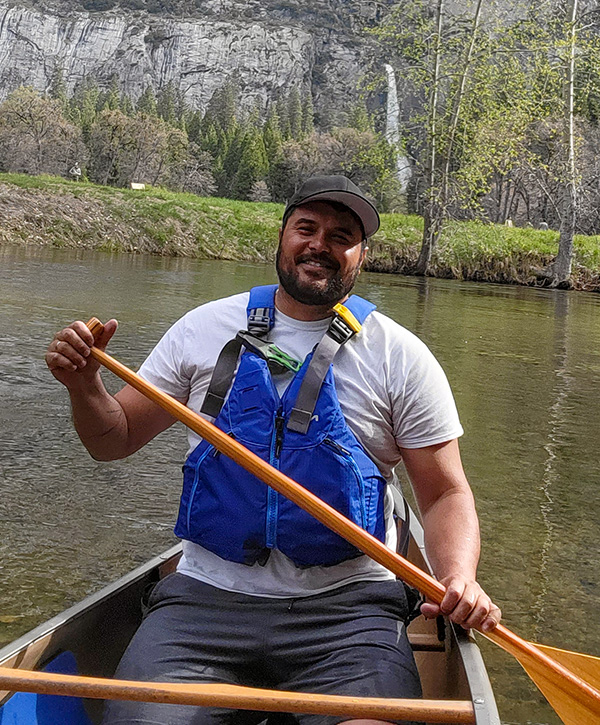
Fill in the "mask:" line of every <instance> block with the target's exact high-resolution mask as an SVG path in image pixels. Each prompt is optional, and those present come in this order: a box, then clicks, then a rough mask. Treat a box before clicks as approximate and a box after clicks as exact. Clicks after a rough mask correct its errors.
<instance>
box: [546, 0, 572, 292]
mask: <svg viewBox="0 0 600 725" xmlns="http://www.w3.org/2000/svg"><path fill="white" fill-rule="evenodd" d="M576 20H577V0H570V2H569V8H568V17H567V32H568V37H569V45H568V48H569V57H568V63H567V71H566V77H565V118H564V128H565V138H564V142H565V147H566V148H567V149H568V155H567V168H566V178H565V180H564V182H563V193H562V214H561V222H560V237H559V241H558V255H557V256H556V259H555V260H554V262H553V264H552V270H551V283H550V286H551V287H558V286H559V285H560V286H568V285H569V281H570V278H571V266H572V263H573V237H574V236H575V223H576V215H577V181H576V172H575V124H574V110H573V106H574V85H575V50H576V44H577V29H576V25H575V23H576Z"/></svg>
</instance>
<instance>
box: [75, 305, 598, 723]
mask: <svg viewBox="0 0 600 725" xmlns="http://www.w3.org/2000/svg"><path fill="white" fill-rule="evenodd" d="M87 326H88V328H89V329H90V331H91V332H92V334H93V335H94V337H98V336H99V335H100V334H101V333H102V329H103V325H102V323H101V322H100V321H99V320H98V319H96V318H92V319H91V320H90V321H89V322H88V323H87ZM91 354H92V355H93V356H94V357H95V359H96V360H98V361H99V362H100V363H101V364H102V365H104V366H105V367H107V368H108V369H109V370H111V371H112V372H113V373H115V374H116V375H118V376H119V377H120V378H121V379H122V380H124V381H125V382H126V383H128V384H129V385H131V386H132V387H133V388H135V389H136V390H138V391H139V392H140V393H142V394H144V395H146V396H147V397H148V398H150V400H153V401H154V402H155V403H157V404H158V405H160V406H161V407H162V408H164V409H165V410H166V411H167V412H169V413H170V414H171V415H172V416H173V417H174V418H177V419H178V420H180V421H181V422H182V423H184V424H185V425H186V426H188V428H191V429H192V430H193V431H195V432H196V433H198V435H200V436H202V437H203V438H204V439H206V440H207V441H208V442H209V443H211V444H212V445H214V446H215V448H217V449H218V450H219V451H221V452H222V453H224V454H225V455H227V456H229V457H230V458H231V459H232V460H234V461H235V462H236V463H238V464H239V465H240V466H242V467H243V468H245V469H246V470H247V471H249V472H250V473H252V474H254V475H255V476H256V477H257V478H259V479H260V480H261V481H264V483H266V484H267V485H268V486H271V488H273V489H275V490H276V491H278V492H279V493H281V494H283V495H284V496H286V497H287V498H288V499H290V500H291V501H293V502H294V503H295V504H297V505H298V506H300V508H302V509H304V510H305V511H308V513H310V514H311V515H312V516H314V517H315V518H316V519H317V520H318V521H320V522H321V523H323V524H325V526H328V527H329V528H330V529H332V530H333V531H335V532H336V533H337V534H339V535H340V536H343V537H344V538H345V539H346V540H348V541H349V542H350V543H352V544H354V546H356V547H357V548H358V549H360V550H361V551H363V552H364V553H365V554H368V555H369V556H370V557H371V558H372V559H374V560H375V561H377V562H379V563H380V564H382V565H383V566H385V567H386V568H387V569H389V570H390V571H391V572H393V573H394V574H396V576H398V577H400V578H401V579H402V580H403V581H405V582H406V583H407V584H410V585H411V586H413V587H415V588H416V589H418V590H419V591H420V592H422V593H423V594H425V595H426V596H427V597H428V598H429V599H431V601H433V602H436V603H437V604H440V603H441V601H442V599H443V597H444V594H445V591H446V590H445V587H444V586H443V585H442V584H440V583H439V582H438V581H436V580H435V579H434V578H433V577H431V576H430V575H429V574H426V573H425V572H424V571H422V570H421V569H419V568H418V567H416V566H415V565H414V564H411V562H409V561H407V560H406V559H404V558H403V557H401V556H400V555H399V554H396V552H394V551H391V550H390V549H388V548H387V547H386V546H385V544H383V543H382V542H380V541H379V540H378V539H376V538H375V537H374V536H371V535H370V534H368V533H367V532H366V531H364V530H363V529H361V528H360V527H359V526H357V525H356V524H354V523H352V522H351V521H350V520H349V519H347V518H345V517H344V516H342V514H340V513H339V512H338V511H336V510H335V509H334V508H332V507H331V506H329V505H328V504H326V503H324V502H323V501H321V500H320V499H319V498H318V497H317V496H315V495H314V494H313V493H311V492H310V491H308V490H307V489H305V488H303V487H302V486H300V485H299V484H298V483H296V482H295V481H293V480H292V479H291V478H289V477H288V476H286V475H285V474H283V473H281V471H278V470H277V469H275V468H273V467H272V466H270V465H269V464H268V463H267V462H266V461H264V460H263V459H262V458H259V457H258V456H257V455H255V454H254V453H252V452H251V451H248V450H247V449H246V448H244V446H242V445H241V444H240V443H238V442H237V441H236V440H234V439H233V438H231V437H230V436H228V435H227V434H226V433H224V432H223V431H222V430H220V429H219V428H217V427H216V426H214V425H213V424H212V423H209V422H208V421H206V420H204V418H201V417H200V416H199V415H198V414H196V413H194V412H193V411H192V410H190V409H189V408H187V407H186V406H185V405H182V404H181V403H179V402H178V401H177V400H175V399H173V398H171V397H170V396H169V395H167V394H166V393H163V392H162V391H161V390H159V389H158V388H157V387H156V386H154V385H152V384H151V383H149V382H147V381H146V380H144V379H143V378H141V377H140V376H139V375H137V374H136V373H134V372H132V371H131V370H129V368H127V367H125V366H124V365H122V364H121V363H120V362H118V361H117V360H115V359H114V358H112V357H111V356H110V355H108V354H107V353H105V352H103V351H102V350H98V349H97V348H95V347H93V348H92V352H91ZM485 636H486V637H487V638H488V639H490V640H492V642H495V643H496V644H497V645H499V646H500V647H502V648H503V649H504V650H506V651H507V652H509V653H510V654H512V655H513V656H514V657H515V658H516V659H517V660H518V661H519V662H520V664H521V665H522V666H523V668H524V669H525V671H526V672H527V674H528V675H529V676H530V677H531V679H532V680H533V682H534V683H535V684H536V685H537V687H538V688H539V689H540V691H541V692H542V694H543V695H544V696H545V697H546V699H547V700H548V702H549V703H550V704H551V705H552V707H553V708H554V709H555V711H556V712H557V714H558V716H559V717H560V718H561V720H562V721H563V722H564V723H565V725H598V723H599V722H600V690H599V689H598V688H599V687H600V658H597V657H591V656H589V655H583V654H579V653H577V652H567V651H562V650H556V649H553V648H549V647H544V646H542V645H536V644H534V643H533V642H527V641H526V640H524V639H521V638H520V637H519V636H518V635H516V634H514V633H513V632H511V631H510V630H509V629H508V628H506V627H504V626H503V625H502V624H499V625H498V626H497V627H496V629H495V630H494V631H493V632H491V633H487V634H485Z"/></svg>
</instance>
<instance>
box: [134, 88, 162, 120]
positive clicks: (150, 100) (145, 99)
mask: <svg viewBox="0 0 600 725" xmlns="http://www.w3.org/2000/svg"><path fill="white" fill-rule="evenodd" d="M136 109H137V111H138V113H145V114H146V115H147V116H157V115H158V111H157V109H156V96H155V95H154V91H153V89H152V86H146V87H145V88H144V90H143V91H142V95H141V96H140V97H139V98H138V102H137V104H136Z"/></svg>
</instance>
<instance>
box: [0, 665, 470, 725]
mask: <svg viewBox="0 0 600 725" xmlns="http://www.w3.org/2000/svg"><path fill="white" fill-rule="evenodd" d="M3 688H6V689H7V690H11V691H17V690H18V691H24V692H37V693H40V694H46V695H69V696H74V697H91V698H101V699H110V700H134V701H138V702H140V701H141V702H164V703H169V704H176V705H196V706H204V707H206V706H210V707H227V708H233V709H236V710H258V711H264V712H298V713H305V714H314V715H341V716H342V717H346V718H348V719H352V718H356V717H360V718H368V719H376V720H411V721H420V722H427V723H452V725H455V723H461V724H462V723H465V724H466V725H475V714H474V709H473V703H471V702H469V701H466V700H409V699H383V698H377V697H344V696H341V695H321V694H312V693H304V692H282V691H280V690H259V689H256V688H252V687H239V686H238V685H219V684H213V683H211V684H197V683H194V684H184V683H170V682H135V681H129V680H110V679H106V678H102V677H79V676H76V675H58V674H53V673H49V672H31V671H29V670H12V669H8V668H4V667H0V689H3ZM0 718H1V714H0Z"/></svg>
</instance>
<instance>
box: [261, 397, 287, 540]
mask: <svg viewBox="0 0 600 725" xmlns="http://www.w3.org/2000/svg"><path fill="white" fill-rule="evenodd" d="M281 412H282V410H281V408H280V409H279V410H278V411H277V415H276V416H275V421H274V426H273V437H272V439H271V455H270V457H269V458H270V460H269V463H270V464H271V465H272V466H273V467H274V468H277V469H279V457H280V456H281V449H282V447H283V426H284V422H285V421H284V418H283V417H282V415H281ZM278 515H279V497H278V494H277V491H275V489H273V488H271V487H270V486H269V487H268V489H267V530H266V537H265V543H266V546H267V548H268V549H274V548H275V547H276V546H277V517H278Z"/></svg>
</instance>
